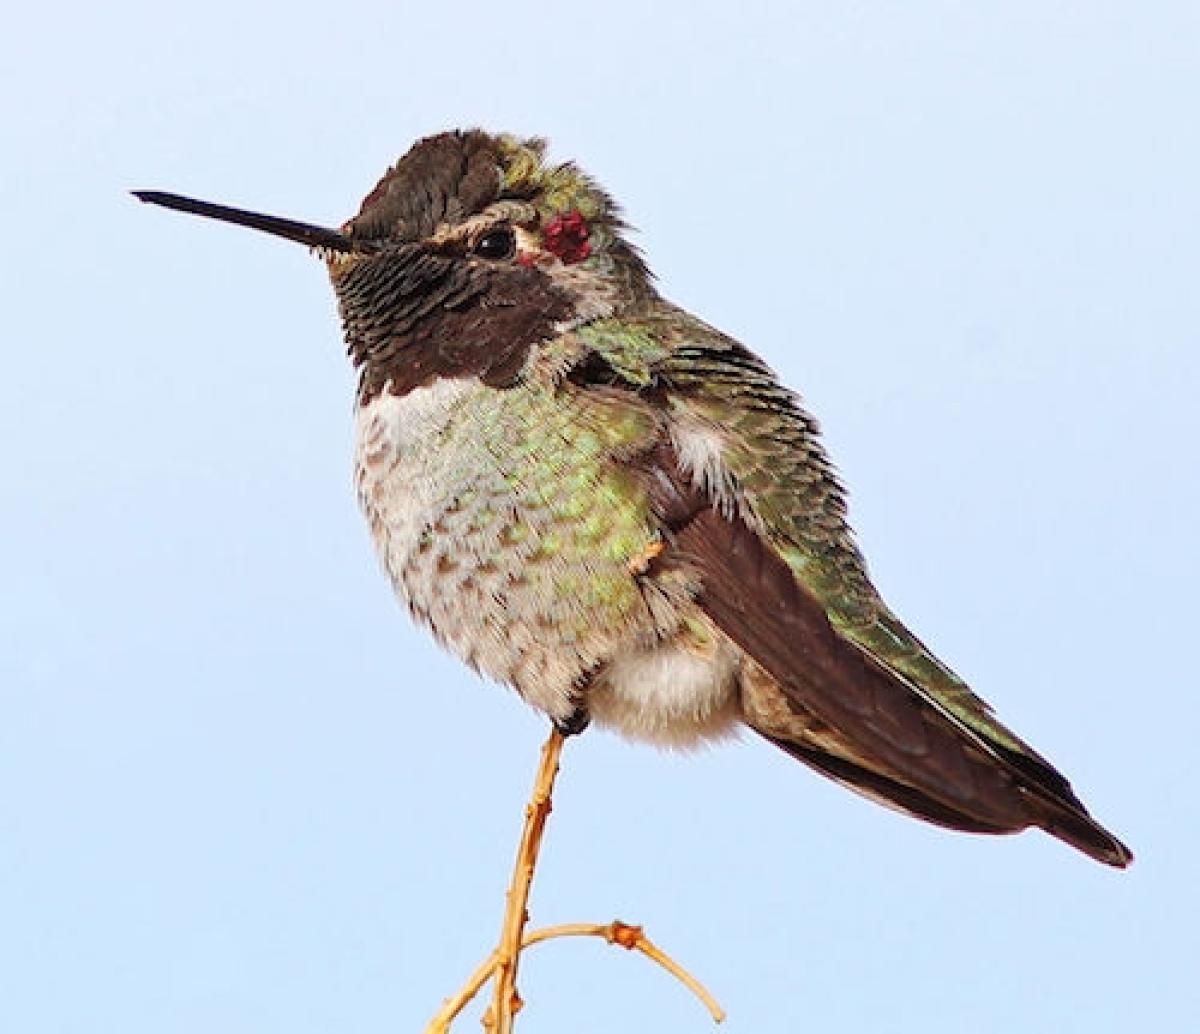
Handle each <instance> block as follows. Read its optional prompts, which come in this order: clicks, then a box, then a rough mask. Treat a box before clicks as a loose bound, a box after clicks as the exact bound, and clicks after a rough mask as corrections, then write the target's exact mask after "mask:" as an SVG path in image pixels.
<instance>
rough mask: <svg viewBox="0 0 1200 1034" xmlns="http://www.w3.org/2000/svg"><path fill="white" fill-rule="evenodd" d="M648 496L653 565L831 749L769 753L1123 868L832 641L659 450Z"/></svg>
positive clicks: (1036, 793) (902, 804) (936, 813)
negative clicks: (693, 594) (694, 601)
mask: <svg viewBox="0 0 1200 1034" xmlns="http://www.w3.org/2000/svg"><path fill="white" fill-rule="evenodd" d="M650 483H651V486H652V488H651V492H652V496H653V498H654V501H655V505H656V506H657V507H658V509H659V512H660V516H661V517H662V519H663V521H664V524H665V525H666V526H667V527H668V528H669V529H670V541H671V547H670V549H669V551H668V552H667V553H664V554H663V556H662V557H661V558H660V559H661V562H663V563H666V564H679V565H683V566H685V567H686V568H688V569H689V570H691V571H692V572H693V574H694V576H695V577H697V578H698V579H699V582H700V584H701V586H702V588H701V591H700V595H699V597H698V603H699V605H700V607H701V608H702V609H703V610H704V611H705V613H706V614H708V616H709V617H710V618H711V619H712V620H713V621H714V622H715V623H716V624H717V625H718V626H719V627H720V628H721V629H722V631H724V632H725V634H726V635H728V636H729V637H730V638H731V639H732V640H733V641H734V642H736V643H737V644H738V645H739V646H740V647H741V648H742V649H743V650H744V651H745V652H746V653H747V654H748V655H749V656H750V657H752V658H753V659H754V660H755V661H756V662H757V663H758V664H759V665H760V666H761V667H762V669H763V670H764V671H765V672H766V673H767V674H768V675H769V676H771V678H772V679H773V680H774V681H775V683H777V684H778V686H779V688H780V689H781V690H782V692H783V694H784V695H785V696H786V698H787V702H788V704H789V705H790V706H791V707H793V708H794V709H795V711H796V714H797V715H798V716H803V718H804V724H811V723H812V722H813V721H814V720H815V722H816V723H819V724H820V726H821V727H823V728H825V729H827V730H829V733H830V738H832V740H833V741H834V742H836V743H837V744H838V747H837V748H836V749H834V750H830V749H828V748H823V747H822V746H821V745H820V741H817V742H815V743H814V742H812V741H810V740H807V739H806V738H804V737H799V738H796V739H792V738H790V737H788V738H784V737H778V736H771V737H770V738H772V739H773V741H774V742H776V743H778V744H779V746H781V747H782V748H783V749H785V750H787V751H788V752H789V753H791V754H793V755H794V756H796V757H797V758H798V759H800V760H802V761H805V762H806V763H808V764H810V765H812V766H813V767H815V768H817V769H819V770H821V771H823V772H824V773H825V774H827V775H829V776H831V777H832V778H834V779H837V780H838V781H840V782H843V783H846V784H848V785H850V786H852V787H854V788H856V789H859V790H861V791H862V792H864V793H866V794H867V795H868V796H872V797H877V798H880V799H882V800H884V801H886V802H888V803H890V804H893V805H894V806H896V807H898V808H900V809H901V810H904V811H907V812H909V813H911V814H914V815H917V816H919V817H921V818H925V819H928V820H930V821H932V822H937V823H939V824H941V825H945V826H949V827H951V828H955V829H965V830H969V831H972V832H990V833H1004V832H1015V831H1017V830H1020V829H1024V828H1026V827H1027V826H1031V825H1036V826H1040V827H1042V828H1043V829H1045V830H1046V831H1047V832H1049V833H1051V834H1053V835H1054V836H1056V837H1059V838H1060V839H1062V840H1065V841H1066V842H1067V843H1069V844H1072V845H1073V846H1075V847H1077V848H1079V849H1080V850H1081V851H1084V852H1085V853H1087V854H1089V855H1091V856H1092V857H1093V858H1096V859H1097V860H1099V861H1102V862H1106V863H1107V864H1109V865H1117V866H1124V865H1127V864H1128V863H1129V861H1130V860H1131V858H1132V856H1131V855H1130V853H1129V851H1128V849H1127V848H1125V846H1124V845H1123V844H1121V842H1120V841H1118V840H1117V839H1116V838H1115V837H1113V836H1112V835H1111V834H1110V833H1108V832H1107V831H1106V830H1105V829H1103V828H1102V827H1101V826H1099V825H1098V824H1097V823H1096V822H1095V821H1093V820H1092V819H1091V817H1090V816H1089V815H1088V813H1087V811H1086V810H1085V809H1084V807H1083V805H1082V804H1081V803H1080V801H1079V800H1078V798H1077V797H1076V796H1075V795H1074V793H1072V791H1071V788H1070V786H1069V785H1068V783H1067V781H1066V780H1065V779H1064V778H1063V777H1062V776H1061V775H1060V774H1059V773H1058V772H1057V771H1055V770H1054V769H1053V768H1051V767H1050V766H1049V765H1048V764H1047V763H1046V762H1045V761H1043V760H1042V759H1040V758H1037V757H1036V755H1035V756H1032V757H1031V756H1029V755H1026V754H1013V753H1011V752H1009V751H1007V750H1005V749H1004V748H1001V747H998V746H997V745H995V744H994V743H990V742H988V741H986V740H985V739H983V738H982V737H981V736H980V735H979V734H978V733H976V732H975V731H973V730H972V729H971V728H969V727H968V726H966V725H965V724H964V723H962V722H961V721H958V720H957V719H956V718H955V717H954V716H953V715H952V714H950V713H948V712H946V711H945V710H944V709H943V708H940V707H939V706H938V705H937V704H936V702H934V701H932V700H930V699H929V698H928V697H927V696H925V695H924V694H922V693H921V691H920V690H919V688H918V687H915V686H914V685H912V684H911V683H910V682H908V681H907V680H906V679H905V678H903V677H902V676H900V675H898V674H897V673H896V672H894V671H892V670H890V669H889V668H888V667H887V666H886V665H884V664H882V663H880V662H879V661H878V660H876V659H875V658H873V657H872V656H871V655H870V654H869V653H868V652H866V651H864V650H863V649H861V648H860V647H859V646H858V645H857V644H855V643H853V642H851V641H848V640H846V639H845V638H843V637H842V636H840V635H839V634H838V633H837V632H836V631H835V630H834V629H833V627H832V625H831V624H830V622H829V620H828V618H827V616H826V614H825V610H824V608H823V607H822V605H821V604H820V602H819V601H818V600H817V599H816V598H815V597H814V596H813V595H812V593H811V592H809V591H807V590H806V589H805V588H804V587H803V585H801V584H800V582H799V581H798V580H797V579H796V577H795V576H794V574H793V572H792V569H791V568H790V567H789V565H788V564H787V563H786V562H785V561H784V560H783V559H782V558H781V557H780V556H779V554H778V553H777V552H776V551H775V549H774V548H773V547H772V546H770V545H769V544H767V543H766V542H765V541H764V540H763V539H762V538H761V537H760V536H759V535H757V534H756V533H755V532H754V531H753V530H752V529H751V528H750V527H749V526H748V525H747V524H746V522H745V521H744V520H743V519H742V518H741V517H739V516H737V515H728V514H722V513H721V512H719V511H718V510H717V509H715V508H714V507H713V506H712V505H711V504H710V503H709V502H708V501H707V500H705V499H703V498H701V494H700V493H698V492H697V491H696V489H695V488H694V487H693V486H692V485H691V483H690V479H689V478H687V477H686V475H685V474H684V472H683V471H681V470H680V468H679V466H678V464H677V462H675V459H674V457H673V456H672V455H671V453H670V450H669V449H663V450H660V452H659V453H658V454H657V455H656V462H655V469H654V471H653V474H652V476H651V478H650Z"/></svg>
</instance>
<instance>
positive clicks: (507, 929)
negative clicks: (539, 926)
mask: <svg viewBox="0 0 1200 1034" xmlns="http://www.w3.org/2000/svg"><path fill="white" fill-rule="evenodd" d="M563 742H564V737H563V734H562V733H561V732H559V731H558V729H557V728H552V729H551V730H550V735H549V736H548V737H547V739H546V743H545V745H544V746H543V747H542V759H541V763H540V764H539V765H538V770H537V776H536V777H535V779H534V782H533V794H532V796H531V797H530V799H529V805H528V806H527V807H526V809H525V828H524V829H523V830H522V831H521V843H520V846H519V847H518V848H517V861H516V864H515V865H514V867H513V875H512V883H511V884H510V885H509V888H508V895H507V901H506V906H505V909H504V921H503V923H502V924H501V926H500V943H499V945H497V947H496V981H495V994H494V996H493V998H492V1005H491V1008H490V1009H489V1010H488V1013H487V1014H486V1015H485V1016H484V1018H483V1026H484V1029H485V1030H487V1031H488V1032H489V1034H512V1028H513V1017H514V1016H516V1014H517V1012H518V1011H519V1010H520V1008H521V1004H522V1003H521V996H520V995H519V994H518V993H517V968H518V966H519V964H520V961H521V935H522V934H523V933H524V932H525V924H526V923H527V922H528V921H529V912H528V909H527V906H528V904H529V890H530V887H531V886H532V885H533V874H534V871H535V870H536V869H537V862H538V855H539V854H540V852H541V849H542V836H543V834H544V833H545V831H546V820H547V819H548V818H549V817H550V810H551V807H552V805H551V797H552V795H553V793H554V779H555V777H556V776H557V775H558V759H559V757H560V756H561V755H562V748H563Z"/></svg>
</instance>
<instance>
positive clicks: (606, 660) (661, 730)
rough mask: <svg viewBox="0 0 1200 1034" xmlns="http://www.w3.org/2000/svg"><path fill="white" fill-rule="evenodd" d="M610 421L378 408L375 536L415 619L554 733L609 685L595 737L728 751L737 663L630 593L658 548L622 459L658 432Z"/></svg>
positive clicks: (444, 398)
mask: <svg viewBox="0 0 1200 1034" xmlns="http://www.w3.org/2000/svg"><path fill="white" fill-rule="evenodd" d="M518 392H520V394H517V393H518ZM611 415H612V414H592V413H589V412H587V411H584V412H581V411H579V410H578V409H577V410H574V411H573V410H571V409H570V408H568V407H565V406H564V405H563V404H562V400H561V399H556V400H553V404H552V403H551V402H550V401H549V400H544V399H540V398H539V397H538V396H537V395H536V394H534V393H533V392H532V391H524V390H523V389H513V391H511V392H500V391H496V390H494V389H487V388H485V387H483V386H481V385H480V384H479V383H478V382H476V381H468V380H442V381H438V382H435V383H434V384H432V385H430V386H428V387H425V388H418V389H416V390H415V391H412V392H410V393H409V394H407V395H405V396H403V397H399V398H397V397H394V396H390V395H386V394H385V395H381V396H379V397H377V398H376V399H374V400H372V401H371V402H369V403H368V404H367V405H365V406H364V407H362V408H361V409H360V411H359V415H358V447H357V453H356V474H357V482H358V490H359V497H360V500H361V503H362V506H363V509H364V511H365V513H366V515H367V519H368V521H369V522H370V526H371V533H372V536H373V538H374V540H375V543H376V547H377V549H378V551H379V554H380V558H381V560H382V562H383V565H384V567H385V569H386V570H387V572H388V575H389V576H390V578H391V580H392V583H393V585H394V586H395V588H396V591H397V593H398V594H399V596H400V597H401V598H402V599H403V600H404V601H405V603H406V604H407V605H408V607H409V609H410V611H411V612H412V614H413V616H414V617H415V618H416V620H418V621H419V622H421V623H423V624H426V625H428V626H429V627H430V628H431V629H432V631H433V633H434V635H435V636H436V637H437V638H438V640H439V641H440V642H441V643H442V644H443V645H444V646H446V647H447V648H448V649H450V650H451V651H452V652H454V653H455V654H457V655H458V656H459V657H461V658H462V659H463V660H465V661H466V662H467V663H468V664H470V665H471V666H472V667H474V668H476V669H477V670H479V671H481V672H482V673H484V674H485V675H487V676H489V677H491V678H493V679H496V680H498V681H501V682H506V683H509V684H510V685H513V686H514V687H515V688H516V689H517V690H518V691H519V692H520V693H521V695H522V696H523V697H524V698H525V699H526V700H527V701H528V702H529V703H531V704H533V705H534V706H535V707H538V708H539V709H541V710H542V711H544V712H546V713H547V714H549V715H550V716H551V717H554V718H566V717H567V716H569V715H570V714H571V712H572V711H573V709H574V708H575V706H576V704H577V703H578V702H579V701H578V698H577V694H578V691H579V689H580V687H582V686H583V685H584V684H585V683H586V682H587V681H588V677H589V676H591V675H593V674H594V673H597V672H603V674H602V675H601V676H600V678H599V680H598V681H595V684H594V685H593V686H592V688H591V690H590V691H589V701H588V703H589V707H590V709H591V710H592V712H593V714H594V716H595V717H596V719H597V720H598V721H600V722H602V723H604V724H610V725H613V726H615V727H617V728H618V729H620V730H621V731H624V732H626V733H627V734H629V735H634V736H638V737H639V738H648V739H653V740H657V741H660V742H668V743H676V742H684V743H686V742H689V741H690V740H692V739H694V738H695V737H696V736H697V735H701V736H704V735H716V734H720V733H721V732H723V731H724V729H725V727H727V726H728V724H729V721H731V720H732V719H731V717H730V715H731V712H730V708H731V707H732V699H733V696H734V694H735V686H734V684H735V681H736V677H735V676H736V670H737V667H738V664H739V663H740V661H739V657H738V655H737V653H736V651H735V650H734V648H732V646H731V645H729V644H728V643H727V641H725V640H724V638H723V637H721V636H719V634H718V633H715V632H710V631H708V630H707V629H706V628H705V627H704V625H703V623H702V622H697V621H696V620H695V619H694V617H691V616H687V619H686V620H685V616H686V611H687V610H690V607H689V606H688V601H687V600H686V598H683V597H676V598H672V591H671V587H670V586H667V587H659V586H647V585H645V584H644V583H639V581H638V579H637V578H636V577H635V575H634V570H633V568H634V566H635V561H636V558H637V557H638V556H639V555H641V554H642V553H643V552H644V550H645V549H646V547H647V546H648V545H649V544H650V543H651V542H652V541H653V538H654V534H655V532H654V529H653V526H652V523H651V520H650V517H649V514H648V513H647V512H646V510H645V507H644V506H640V505H639V504H640V496H639V495H638V492H637V489H636V486H635V485H634V483H633V481H632V479H631V476H630V475H629V474H628V472H627V471H624V470H623V469H621V468H620V467H619V466H618V465H616V464H615V463H613V462H612V460H611V459H610V457H611V453H612V451H614V450H617V449H620V448H622V447H628V445H629V442H630V441H631V440H634V441H636V439H637V436H638V435H645V434H647V433H649V429H648V428H647V426H646V421H645V419H642V418H639V417H638V415H637V414H622V416H623V420H618V421H613V420H611V419H609V417H611ZM643 684H644V685H643Z"/></svg>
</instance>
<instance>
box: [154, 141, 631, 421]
mask: <svg viewBox="0 0 1200 1034" xmlns="http://www.w3.org/2000/svg"><path fill="white" fill-rule="evenodd" d="M138 196H139V197H141V198H142V199H143V200H146V201H151V202H155V203H158V204H164V205H166V206H168V207H173V208H177V209H181V210H184V211H189V212H193V213H195V214H198V215H206V216H210V217H213V218H217V219H222V220H224V221H226V222H234V223H238V224H240V225H245V226H251V227H253V228H255V229H259V230H263V231H266V232H268V233H273V234H275V235H277V236H282V237H286V238H288V239H290V240H295V241H299V242H300V243H303V244H307V245H309V246H310V247H311V248H313V249H315V250H316V251H317V252H318V254H320V255H321V257H322V258H323V259H324V260H325V262H326V265H327V267H328V269H329V275H330V278H331V280H332V281H333V286H334V290H335V291H336V292H337V297H338V304H339V308H340V311H341V315H342V321H343V324H344V327H345V332H346V341H347V345H348V347H349V351H350V354H351V357H352V358H353V359H354V361H355V363H356V364H357V365H358V366H360V367H361V368H362V382H361V387H360V393H361V394H362V395H363V396H365V397H370V396H372V395H374V394H376V393H378V392H379V391H382V390H388V391H392V392H394V393H404V392H406V391H408V390H411V389H412V388H414V387H418V386H421V385H423V384H427V383H430V382H431V381H432V380H434V379H436V378H438V377H444V376H470V375H475V376H478V377H480V378H481V379H482V380H483V381H484V382H485V383H488V384H492V385H495V386H498V387H500V386H504V385H506V384H510V383H513V382H514V381H515V380H516V379H517V378H518V377H519V375H520V373H521V370H522V369H523V367H524V365H525V362H526V360H527V358H528V356H529V353H530V351H531V349H532V348H533V347H534V346H536V345H537V344H538V343H539V342H541V341H544V340H547V339H549V338H551V337H553V336H555V335H557V334H559V333H562V332H563V331H564V330H567V329H569V328H570V327H572V326H577V325H579V324H581V323H586V322H588V321H590V320H593V319H597V318H602V317H606V316H610V315H613V314H615V313H619V312H620V311H621V309H622V308H624V307H626V306H630V305H636V304H638V303H639V302H641V301H644V300H645V299H647V298H650V297H653V294H654V291H653V287H652V286H651V277H650V274H649V272H648V270H647V269H646V267H645V265H644V264H643V262H642V260H641V258H640V256H639V255H638V252H637V250H636V249H635V248H634V247H633V246H632V245H631V244H630V243H629V242H628V241H627V240H626V238H625V236H624V233H623V231H624V230H625V225H624V223H623V222H622V220H621V217H620V213H619V211H618V209H617V206H616V204H615V203H614V202H613V201H612V199H611V198H609V196H608V195H607V194H605V192H604V191H603V190H601V189H600V187H599V186H597V185H596V183H595V182H594V181H593V180H592V179H591V178H590V177H588V176H587V175H586V174H585V173H583V172H582V171H581V170H579V169H578V168H577V167H575V166H574V165H572V164H569V163H567V164H553V163H549V162H547V161H546V158H545V144H544V142H543V141H541V140H538V139H526V140H522V139H518V138H516V137H513V136H509V135H506V134H500V135H493V134H489V133H485V132H483V131H481V130H475V129H473V130H465V131H456V132H449V133H441V134H439V135H437V136H431V137H427V138H425V139H423V140H420V141H418V142H417V143H416V144H414V145H413V147H412V148H411V149H410V150H409V151H408V153H407V154H405V155H404V157H402V158H401V159H400V160H399V161H398V162H397V163H396V164H395V165H394V166H393V167H392V168H391V169H389V170H388V171H387V172H386V173H385V174H384V176H383V178H382V179H381V180H380V181H379V183H378V184H377V185H376V186H375V188H374V189H373V190H372V191H371V192H370V193H369V194H368V195H367V197H366V198H365V200H364V201H363V203H362V205H361V207H360V209H359V211H358V214H357V215H355V216H354V217H353V218H352V219H350V220H348V221H347V222H346V223H344V224H343V225H342V226H341V227H340V228H338V229H336V230H335V229H327V228H323V227H316V226H311V225H308V224H305V223H297V222H294V221H292V220H287V219H278V218H276V217H273V216H264V215H259V214H257V213H250V212H243V211H241V210H238V209H230V208H226V207H223V206H219V205H211V204H208V203H206V202H197V201H192V200H191V199H186V198H179V197H177V196H175V195H165V194H158V193H152V192H138Z"/></svg>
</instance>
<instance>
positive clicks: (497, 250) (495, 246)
mask: <svg viewBox="0 0 1200 1034" xmlns="http://www.w3.org/2000/svg"><path fill="white" fill-rule="evenodd" d="M472 250H473V251H474V252H475V254H476V255H478V256H479V257H480V258H485V259H492V260H493V261H500V260H502V259H506V258H512V254H513V252H514V251H516V250H517V237H516V234H514V233H513V231H512V227H511V226H498V227H496V229H494V230H488V232H487V233H485V234H484V235H483V236H482V237H480V238H479V240H477V241H476V242H475V247H474V248H473V249H472Z"/></svg>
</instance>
